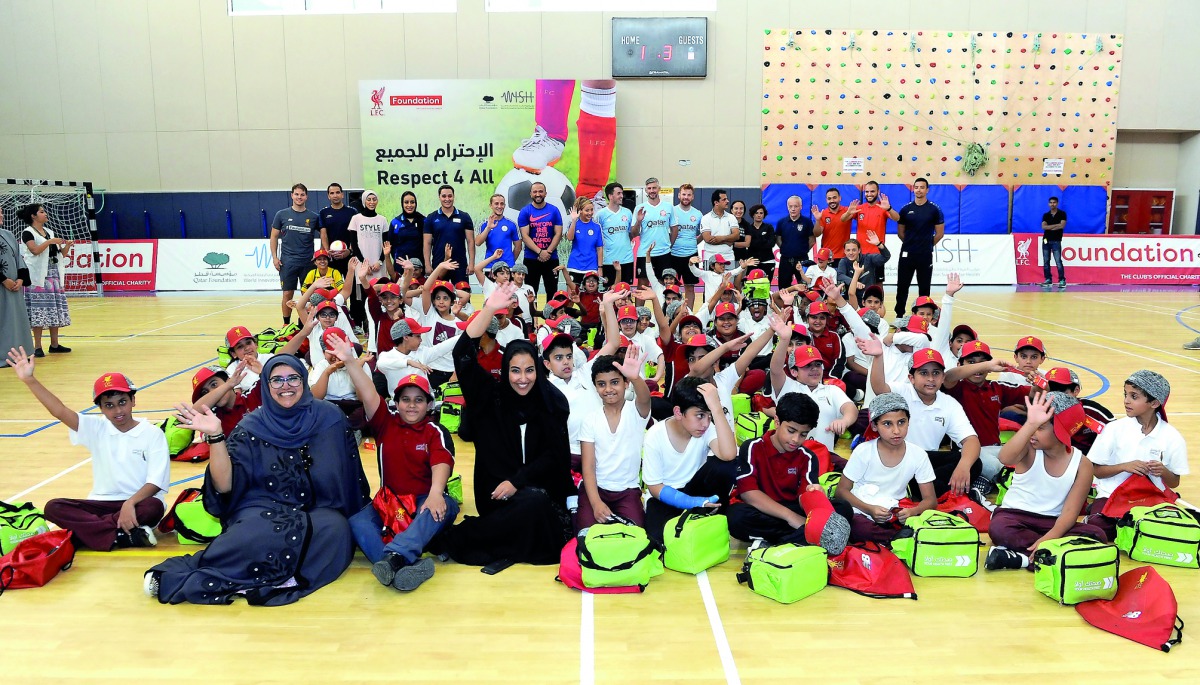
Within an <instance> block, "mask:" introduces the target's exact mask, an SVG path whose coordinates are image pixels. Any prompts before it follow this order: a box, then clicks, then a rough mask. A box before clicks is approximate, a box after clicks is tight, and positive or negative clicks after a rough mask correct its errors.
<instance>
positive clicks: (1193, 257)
mask: <svg viewBox="0 0 1200 685" xmlns="http://www.w3.org/2000/svg"><path fill="white" fill-rule="evenodd" d="M1013 256H1014V258H1015V259H1016V263H1017V283H1041V282H1042V281H1043V280H1045V276H1044V273H1043V271H1042V235H1041V234H1040V233H1016V234H1014V235H1013ZM1062 256H1063V265H1064V266H1065V267H1066V270H1067V282H1068V283H1080V284H1088V283H1092V284H1104V285H1129V284H1134V283H1136V284H1139V285H1196V284H1197V283H1200V236H1182V235H1083V234H1078V235H1072V234H1070V233H1068V234H1067V235H1065V236H1064V237H1063V243H1062ZM1051 267H1052V268H1051V271H1052V273H1053V276H1054V280H1055V281H1056V282H1057V280H1058V265H1057V263H1054V262H1053V261H1052V262H1051Z"/></svg>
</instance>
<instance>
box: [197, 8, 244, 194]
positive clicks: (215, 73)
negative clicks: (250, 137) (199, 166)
mask: <svg viewBox="0 0 1200 685" xmlns="http://www.w3.org/2000/svg"><path fill="white" fill-rule="evenodd" d="M200 34H201V36H202V37H203V39H204V44H203V52H202V55H203V58H204V108H205V112H206V113H207V115H208V126H209V129H210V130H213V131H218V130H225V131H232V130H236V129H237V128H238V96H237V69H236V67H235V66H234V54H235V50H234V46H233V22H231V21H229V16H228V14H227V10H226V9H225V8H224V7H221V6H220V3H216V2H201V3H200ZM214 178H215V175H214Z"/></svg>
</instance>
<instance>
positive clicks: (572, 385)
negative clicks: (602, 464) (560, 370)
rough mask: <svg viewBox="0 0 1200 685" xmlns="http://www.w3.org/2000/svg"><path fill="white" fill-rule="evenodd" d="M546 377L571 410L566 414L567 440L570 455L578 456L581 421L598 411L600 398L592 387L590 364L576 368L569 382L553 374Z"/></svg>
mask: <svg viewBox="0 0 1200 685" xmlns="http://www.w3.org/2000/svg"><path fill="white" fill-rule="evenodd" d="M547 377H548V378H549V379H550V382H551V383H553V384H554V387H556V388H558V389H559V390H561V391H562V394H563V395H565V396H566V398H567V405H568V406H569V407H570V409H571V411H570V413H569V414H567V438H568V439H569V440H570V442H571V454H579V453H580V452H579V434H580V432H581V431H582V430H583V428H582V426H583V420H584V418H585V417H587V416H588V415H589V414H591V413H593V412H596V411H599V410H600V396H599V395H597V394H596V389H595V388H594V387H593V386H592V363H591V362H590V361H589V362H587V363H586V364H584V365H582V366H579V367H576V369H575V370H574V371H573V372H571V380H570V381H569V382H568V381H564V380H563V379H561V378H559V377H558V376H555V375H554V374H549V375H548V376H547Z"/></svg>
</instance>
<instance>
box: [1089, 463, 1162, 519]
mask: <svg viewBox="0 0 1200 685" xmlns="http://www.w3.org/2000/svg"><path fill="white" fill-rule="evenodd" d="M1177 499H1179V495H1178V494H1177V493H1176V492H1175V491H1174V490H1172V489H1171V488H1167V489H1166V490H1159V489H1158V486H1157V485H1155V484H1154V481H1152V480H1150V479H1149V478H1147V477H1146V476H1143V475H1141V474H1140V473H1135V474H1132V475H1130V476H1129V477H1128V478H1126V479H1125V482H1123V483H1121V484H1120V485H1118V486H1117V489H1116V490H1113V493H1112V494H1111V495H1109V497H1108V501H1107V502H1105V503H1104V508H1103V509H1101V510H1100V514H1101V515H1102V516H1107V517H1108V518H1114V519H1119V518H1121V517H1122V516H1124V515H1125V514H1126V513H1127V512H1128V511H1129V510H1130V509H1132V508H1134V507H1152V506H1154V505H1156V504H1162V503H1163V502H1174V501H1175V500H1177Z"/></svg>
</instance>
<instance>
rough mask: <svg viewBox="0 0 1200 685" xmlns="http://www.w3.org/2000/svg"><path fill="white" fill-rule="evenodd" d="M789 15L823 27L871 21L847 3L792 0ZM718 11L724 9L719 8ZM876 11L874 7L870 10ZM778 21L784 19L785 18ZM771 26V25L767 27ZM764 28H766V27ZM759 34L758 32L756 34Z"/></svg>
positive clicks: (868, 15)
mask: <svg viewBox="0 0 1200 685" xmlns="http://www.w3.org/2000/svg"><path fill="white" fill-rule="evenodd" d="M880 4H882V3H880ZM789 5H790V6H789V13H790V14H791V19H792V21H793V22H802V21H811V22H815V23H814V26H815V25H816V24H820V25H822V26H850V25H851V24H856V23H858V22H859V18H861V19H862V20H864V21H869V20H868V19H867V17H870V16H871V14H870V12H866V13H860V12H856V11H855V8H854V7H853V5H852V4H851V3H847V2H840V3H839V2H812V0H791V2H790V3H789ZM718 9H724V7H723V6H719V7H718ZM870 11H874V6H872V7H871V8H870ZM781 15H782V13H780V16H777V17H776V19H782V18H783V16H781ZM767 26H769V24H768V25H767ZM762 28H766V27H765V26H764V27H762ZM756 33H757V32H756Z"/></svg>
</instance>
